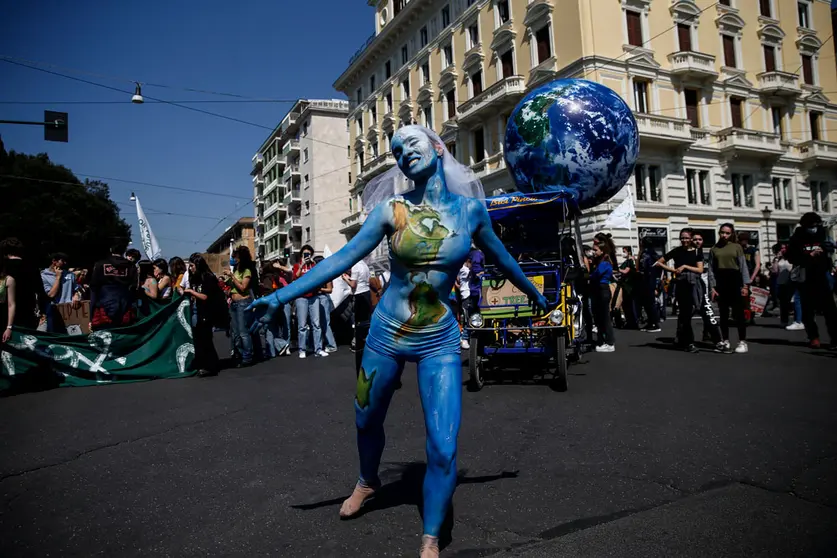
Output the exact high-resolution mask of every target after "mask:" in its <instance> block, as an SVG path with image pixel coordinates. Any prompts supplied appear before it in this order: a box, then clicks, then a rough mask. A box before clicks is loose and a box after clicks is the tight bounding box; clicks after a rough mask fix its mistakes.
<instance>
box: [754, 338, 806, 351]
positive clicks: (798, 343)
mask: <svg viewBox="0 0 837 558" xmlns="http://www.w3.org/2000/svg"><path fill="white" fill-rule="evenodd" d="M747 342H748V343H755V344H756V345H783V346H786V347H800V348H803V349H804V348H805V347H807V346H808V343H806V342H805V341H791V340H789V339H775V338H772V337H758V338H755V339H747Z"/></svg>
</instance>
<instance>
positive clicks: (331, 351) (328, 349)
mask: <svg viewBox="0 0 837 558" xmlns="http://www.w3.org/2000/svg"><path fill="white" fill-rule="evenodd" d="M325 350H326V352H327V353H336V352H337V347H326V349H325Z"/></svg>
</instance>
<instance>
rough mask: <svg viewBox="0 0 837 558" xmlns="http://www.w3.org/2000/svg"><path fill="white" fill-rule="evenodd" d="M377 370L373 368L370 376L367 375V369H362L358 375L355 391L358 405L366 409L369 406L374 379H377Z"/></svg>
mask: <svg viewBox="0 0 837 558" xmlns="http://www.w3.org/2000/svg"><path fill="white" fill-rule="evenodd" d="M377 373H378V371H377V370H373V371H372V374H370V375H369V377H368V378H367V377H366V370H364V369H363V368H361V369H360V374H358V375H357V391H356V393H355V401H357V406H358V407H360V408H361V409H365V408H367V407H368V406H369V399H370V393H371V392H372V380H374V379H375V375H376V374H377Z"/></svg>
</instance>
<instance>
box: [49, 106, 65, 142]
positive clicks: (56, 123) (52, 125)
mask: <svg viewBox="0 0 837 558" xmlns="http://www.w3.org/2000/svg"><path fill="white" fill-rule="evenodd" d="M68 122H69V120H68V115H67V113H66V112H55V111H52V110H45V111H44V139H45V140H46V141H60V142H62V143H67V142H68V141H69V132H70V130H69V125H68Z"/></svg>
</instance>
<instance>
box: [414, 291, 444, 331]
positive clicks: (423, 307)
mask: <svg viewBox="0 0 837 558" xmlns="http://www.w3.org/2000/svg"><path fill="white" fill-rule="evenodd" d="M409 301H410V319H409V320H407V324H408V325H411V326H415V327H423V326H428V325H432V324H437V323H439V320H441V319H442V316H444V315H445V311H446V308H445V305H444V304H442V302H441V301H440V300H439V293H437V292H436V289H434V288H433V285H431V284H430V283H427V282H425V281H422V282H421V283H419V284H417V285H416V286H415V288H414V289H413V290H412V291H411V292H410V297H409Z"/></svg>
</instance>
